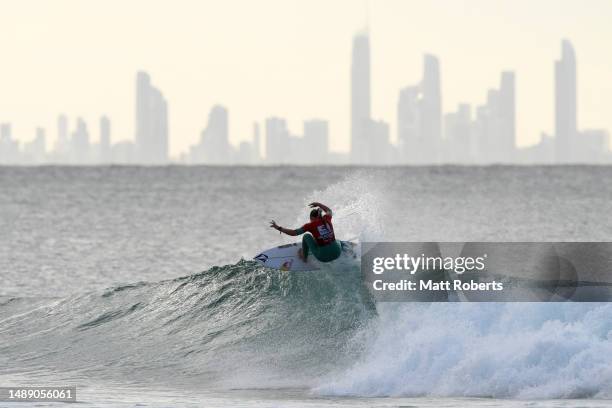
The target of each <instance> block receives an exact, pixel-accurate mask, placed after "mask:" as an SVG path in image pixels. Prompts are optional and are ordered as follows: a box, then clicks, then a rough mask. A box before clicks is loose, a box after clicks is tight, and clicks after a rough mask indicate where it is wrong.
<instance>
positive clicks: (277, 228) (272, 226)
mask: <svg viewBox="0 0 612 408" xmlns="http://www.w3.org/2000/svg"><path fill="white" fill-rule="evenodd" d="M270 228H274V229H275V230H277V231H278V230H280V227H279V226H278V224H276V221H274V220H272V221H270Z"/></svg>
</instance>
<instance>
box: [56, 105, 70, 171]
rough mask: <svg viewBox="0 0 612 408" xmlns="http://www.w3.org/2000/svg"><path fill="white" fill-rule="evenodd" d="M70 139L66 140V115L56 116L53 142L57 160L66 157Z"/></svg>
mask: <svg viewBox="0 0 612 408" xmlns="http://www.w3.org/2000/svg"><path fill="white" fill-rule="evenodd" d="M69 149H70V141H69V140H68V118H67V117H66V115H59V116H58V117H57V140H56V142H55V158H56V160H58V161H59V162H61V161H63V160H66V159H68V150H69Z"/></svg>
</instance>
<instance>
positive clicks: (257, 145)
mask: <svg viewBox="0 0 612 408" xmlns="http://www.w3.org/2000/svg"><path fill="white" fill-rule="evenodd" d="M253 153H254V155H255V162H259V161H260V160H261V136H260V134H259V123H257V122H253Z"/></svg>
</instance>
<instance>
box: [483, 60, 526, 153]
mask: <svg viewBox="0 0 612 408" xmlns="http://www.w3.org/2000/svg"><path fill="white" fill-rule="evenodd" d="M515 112H516V108H515V92H514V73H513V72H509V71H506V72H502V74H501V82H500V86H499V89H489V91H488V92H487V102H486V104H485V105H482V106H479V107H478V108H477V109H476V121H475V122H474V126H473V128H472V134H473V136H474V137H473V141H474V143H475V149H474V153H475V156H476V160H477V162H479V163H513V162H515V161H516V159H517V158H516V113H515Z"/></svg>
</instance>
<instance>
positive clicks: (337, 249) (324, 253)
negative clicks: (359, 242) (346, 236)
mask: <svg viewBox="0 0 612 408" xmlns="http://www.w3.org/2000/svg"><path fill="white" fill-rule="evenodd" d="M318 249H319V251H318V253H315V252H314V251H313V254H314V255H315V256H316V258H317V259H318V260H319V261H321V262H331V261H333V260H335V259H338V257H340V255H341V254H342V247H341V246H340V243H339V242H338V241H334V242H332V243H331V244H328V245H325V246H322V247H318Z"/></svg>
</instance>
